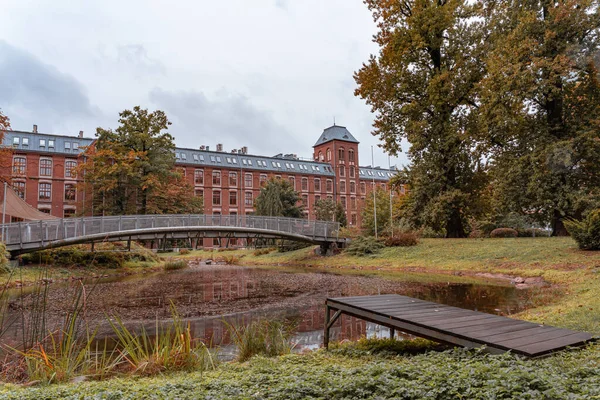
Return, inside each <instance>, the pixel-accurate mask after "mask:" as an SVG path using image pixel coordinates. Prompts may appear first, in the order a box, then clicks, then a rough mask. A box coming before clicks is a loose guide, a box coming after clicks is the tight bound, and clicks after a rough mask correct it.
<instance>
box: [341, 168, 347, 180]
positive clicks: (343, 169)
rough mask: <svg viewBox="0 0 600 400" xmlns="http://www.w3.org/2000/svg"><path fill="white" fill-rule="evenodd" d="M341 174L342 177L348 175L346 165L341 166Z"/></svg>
mask: <svg viewBox="0 0 600 400" xmlns="http://www.w3.org/2000/svg"><path fill="white" fill-rule="evenodd" d="M340 176H341V177H342V178H343V177H345V176H346V167H340Z"/></svg>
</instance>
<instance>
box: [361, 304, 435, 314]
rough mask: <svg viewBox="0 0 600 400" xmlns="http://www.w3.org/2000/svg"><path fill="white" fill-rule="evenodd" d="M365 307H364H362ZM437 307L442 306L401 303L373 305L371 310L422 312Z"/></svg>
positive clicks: (383, 312) (387, 312) (386, 312)
mask: <svg viewBox="0 0 600 400" xmlns="http://www.w3.org/2000/svg"><path fill="white" fill-rule="evenodd" d="M361 308H364V307H361ZM436 309H440V307H436V306H435V305H433V304H432V305H429V304H428V305H423V304H410V305H409V304H406V305H400V306H395V307H393V306H386V307H371V308H370V310H371V311H375V312H379V313H382V314H389V313H392V312H398V313H400V312H403V311H405V312H407V313H410V312H415V311H420V312H428V310H436Z"/></svg>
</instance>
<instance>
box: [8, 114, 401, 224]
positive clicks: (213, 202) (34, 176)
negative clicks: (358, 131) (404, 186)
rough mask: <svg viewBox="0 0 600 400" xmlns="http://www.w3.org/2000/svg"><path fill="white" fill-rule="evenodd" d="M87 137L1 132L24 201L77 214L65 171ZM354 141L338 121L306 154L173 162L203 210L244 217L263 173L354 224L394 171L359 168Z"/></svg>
mask: <svg viewBox="0 0 600 400" xmlns="http://www.w3.org/2000/svg"><path fill="white" fill-rule="evenodd" d="M93 141H94V139H92V138H85V137H83V133H82V132H80V134H79V135H78V136H61V135H52V134H43V133H39V132H37V127H36V126H34V129H33V131H32V132H23V131H9V132H7V133H6V135H5V137H4V145H5V146H10V147H12V149H13V156H12V158H13V162H12V171H10V172H11V174H12V186H13V188H14V190H15V191H16V192H17V193H18V194H19V196H20V197H21V198H22V199H24V200H25V201H26V202H27V203H28V204H30V205H31V206H33V207H34V208H37V209H39V210H41V211H43V212H46V213H50V214H52V215H54V216H57V217H70V216H75V215H81V213H82V212H83V207H82V205H83V204H84V202H85V201H86V200H89V199H91V196H90V195H89V194H86V193H85V191H81V190H78V189H77V179H76V178H75V177H74V175H73V173H72V171H73V169H74V168H75V166H76V165H77V164H78V163H79V162H81V161H82V160H83V157H85V153H84V149H85V147H86V146H89V145H91V144H92V143H93ZM358 145H359V142H358V140H356V138H355V137H354V136H352V134H351V133H350V132H349V131H348V130H347V129H346V128H345V127H342V126H336V125H334V126H331V127H329V128H327V129H325V130H324V131H323V133H322V134H321V136H320V137H319V139H318V140H317V142H316V144H315V145H314V147H313V158H312V159H311V160H305V159H301V158H298V157H297V156H296V155H295V154H278V155H276V156H273V157H264V156H257V155H251V154H248V150H247V148H246V147H243V148H241V149H239V150H237V149H236V150H233V151H231V152H226V151H223V147H222V145H217V147H216V149H215V150H214V151H212V150H211V149H210V148H209V147H208V146H201V147H199V148H198V149H188V148H176V150H175V158H176V165H177V167H178V168H180V169H181V171H182V172H183V173H184V174H185V177H186V179H187V180H188V182H189V183H190V184H192V185H193V186H194V188H195V194H196V195H197V196H202V197H204V210H205V213H206V214H223V215H245V214H252V213H254V200H255V199H256V197H257V196H258V194H259V193H260V188H261V187H262V185H263V184H264V183H265V182H266V181H267V180H268V179H271V178H281V179H287V180H289V181H290V182H291V183H292V184H293V185H294V187H295V189H296V191H298V192H299V193H300V196H301V197H302V202H303V203H304V205H305V210H306V211H305V213H306V214H305V215H306V218H308V219H314V218H315V212H314V205H315V203H316V202H317V201H318V200H320V199H325V198H330V199H334V200H335V201H338V202H341V203H342V205H343V206H344V207H345V209H346V210H347V218H348V222H349V224H350V225H354V226H356V225H359V224H360V214H361V213H360V211H361V209H362V207H363V204H364V201H365V198H366V196H367V195H368V194H369V193H371V191H372V189H373V187H375V186H380V187H381V188H383V189H384V190H389V187H388V181H389V179H390V178H391V177H392V176H393V175H394V174H395V172H396V171H395V170H387V169H381V168H379V167H371V166H369V167H361V166H359V164H358V160H359V154H358V152H359V146H358Z"/></svg>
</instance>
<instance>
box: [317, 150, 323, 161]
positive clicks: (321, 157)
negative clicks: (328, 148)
mask: <svg viewBox="0 0 600 400" xmlns="http://www.w3.org/2000/svg"><path fill="white" fill-rule="evenodd" d="M317 160H319V161H323V152H322V151H320V152H319V157H318V158H317Z"/></svg>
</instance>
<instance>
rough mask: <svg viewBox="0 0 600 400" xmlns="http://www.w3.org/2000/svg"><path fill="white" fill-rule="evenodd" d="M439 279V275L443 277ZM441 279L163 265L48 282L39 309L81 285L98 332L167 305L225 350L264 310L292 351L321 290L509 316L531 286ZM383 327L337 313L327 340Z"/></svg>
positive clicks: (317, 310)
mask: <svg viewBox="0 0 600 400" xmlns="http://www.w3.org/2000/svg"><path fill="white" fill-rule="evenodd" d="M443 279H446V278H443ZM447 279H448V280H449V281H445V282H439V281H437V282H431V277H427V276H423V275H411V274H407V273H388V272H386V273H385V274H383V275H377V276H376V275H375V274H372V275H365V274H357V273H353V274H349V273H336V272H331V270H320V269H310V270H307V269H292V268H282V267H272V268H264V267H263V268H256V267H239V266H225V265H203V264H202V265H201V264H200V263H199V262H194V261H192V262H191V263H190V267H189V268H186V269H183V270H178V271H170V272H160V273H152V274H145V275H134V276H128V277H120V278H110V279H108V278H107V279H101V280H94V281H89V282H73V283H70V284H68V285H64V284H52V285H48V289H47V293H46V296H47V301H46V316H47V321H48V324H47V327H48V328H49V329H52V328H56V327H58V326H60V324H61V323H62V320H63V319H64V316H65V315H66V311H67V310H68V309H69V308H70V307H71V304H72V301H73V296H74V294H75V293H76V292H77V290H78V289H79V288H80V287H81V286H82V285H85V297H86V298H85V312H84V318H85V320H86V321H87V322H88V323H89V324H90V325H91V326H93V327H96V326H97V327H98V330H99V331H98V333H99V337H103V336H111V330H110V326H109V325H108V324H107V323H106V316H114V315H116V316H119V317H120V318H121V319H122V320H123V321H125V322H126V324H127V325H128V326H130V327H134V328H139V327H140V326H142V325H143V326H145V327H146V329H148V330H150V331H152V330H153V329H154V326H155V324H156V321H157V320H168V319H169V318H170V317H171V304H173V305H174V306H175V307H176V309H177V312H178V314H179V315H180V316H181V317H182V318H183V319H185V320H186V321H189V322H190V326H191V330H192V333H193V335H194V337H196V338H199V339H202V340H204V341H205V342H206V343H211V344H212V345H213V346H220V347H221V348H222V349H224V350H225V352H226V353H227V351H228V350H227V349H229V350H231V346H230V344H231V343H230V337H229V332H228V329H227V324H231V325H240V324H247V323H249V322H250V321H252V320H254V319H257V318H260V317H267V318H270V319H276V320H285V321H288V322H291V323H293V325H294V326H295V332H296V333H295V336H294V338H293V340H294V341H295V342H296V343H297V346H296V350H304V349H311V348H316V347H318V346H320V345H321V344H322V342H323V324H324V303H325V299H326V298H327V297H342V296H356V295H375V294H387V293H397V294H402V295H407V296H412V297H416V298H419V299H423V300H430V301H435V302H439V303H443V304H448V305H452V306H458V307H463V308H468V309H472V310H478V311H483V312H488V313H495V314H501V315H510V314H513V313H516V312H519V311H522V310H523V309H525V308H527V307H528V306H529V305H530V301H531V298H532V296H533V295H534V293H532V292H531V290H530V289H516V288H514V287H513V286H511V285H508V284H506V283H499V282H484V281H481V282H468V283H465V281H464V280H462V282H461V281H460V280H458V279H459V278H456V277H453V276H448V277H447ZM12 296H13V298H12V300H11V303H10V306H9V311H8V316H9V317H10V316H11V314H12V315H13V316H16V315H17V314H20V313H21V312H23V310H24V312H25V313H28V312H30V310H31V308H32V306H33V302H34V298H35V296H32V295H31V294H27V293H26V291H25V292H19V291H17V292H13V293H12ZM21 335H22V331H21V327H20V324H15V326H12V327H11V328H10V329H9V330H8V331H7V332H5V334H4V335H3V338H2V339H3V341H4V342H5V343H18V341H19V340H20V338H21ZM387 335H388V331H387V329H386V328H381V327H379V326H377V325H374V324H371V323H366V322H365V321H361V320H358V319H356V318H352V317H347V316H343V317H342V318H340V319H339V320H338V322H337V323H336V324H335V325H334V327H333V329H332V331H331V337H332V339H333V340H343V339H357V338H360V337H361V336H380V337H381V336H387Z"/></svg>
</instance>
